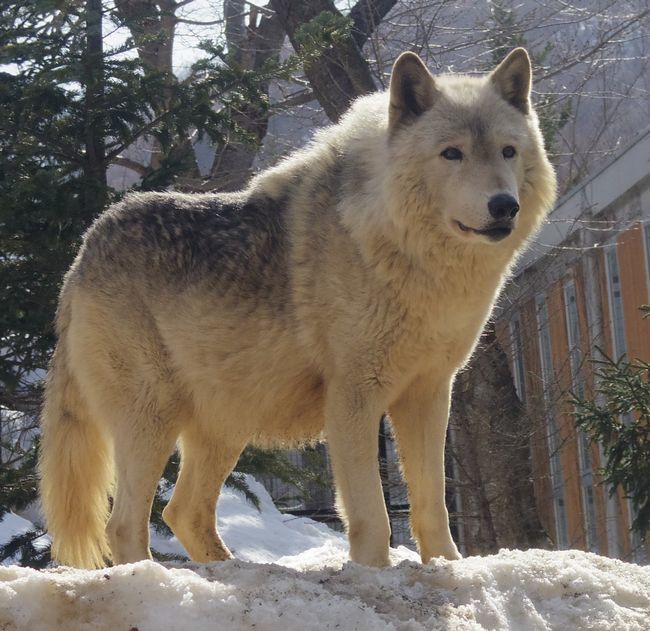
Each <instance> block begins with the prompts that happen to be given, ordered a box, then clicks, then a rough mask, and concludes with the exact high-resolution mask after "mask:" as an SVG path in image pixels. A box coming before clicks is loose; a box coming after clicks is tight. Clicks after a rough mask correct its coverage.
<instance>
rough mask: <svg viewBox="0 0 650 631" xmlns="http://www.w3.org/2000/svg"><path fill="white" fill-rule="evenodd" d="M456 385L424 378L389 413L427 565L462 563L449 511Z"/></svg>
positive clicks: (415, 533) (416, 533)
mask: <svg viewBox="0 0 650 631" xmlns="http://www.w3.org/2000/svg"><path fill="white" fill-rule="evenodd" d="M450 391H451V386H450V384H449V381H446V382H445V383H440V384H438V387H436V383H435V381H434V380H433V379H431V380H428V379H422V378H421V379H418V380H416V381H415V382H414V383H412V384H411V385H410V386H409V388H408V389H407V390H406V392H404V393H403V394H402V396H401V397H400V399H399V400H398V401H397V403H395V405H393V406H391V408H390V410H389V412H390V417H391V420H392V422H393V428H394V429H395V435H396V437H397V448H398V452H399V456H400V462H401V465H402V472H403V473H404V477H405V478H406V484H407V487H408V494H409V501H410V504H411V530H412V532H413V537H414V538H415V540H416V542H417V544H418V550H419V552H420V556H421V558H422V563H427V562H428V561H430V560H431V559H432V558H434V557H438V556H442V557H445V558H447V559H459V558H460V554H459V552H458V548H457V547H456V544H455V543H454V540H453V539H452V536H451V531H450V529H449V515H448V513H447V507H446V506H445V436H446V433H447V419H448V416H449V401H450V397H451V394H450Z"/></svg>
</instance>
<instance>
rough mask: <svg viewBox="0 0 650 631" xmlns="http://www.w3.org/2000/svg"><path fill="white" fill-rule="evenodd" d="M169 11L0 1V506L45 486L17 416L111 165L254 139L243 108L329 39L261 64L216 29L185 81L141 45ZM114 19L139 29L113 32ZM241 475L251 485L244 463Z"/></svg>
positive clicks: (34, 401)
mask: <svg viewBox="0 0 650 631" xmlns="http://www.w3.org/2000/svg"><path fill="white" fill-rule="evenodd" d="M118 5H119V9H121V10H118V8H117V7H118ZM131 9H135V10H134V11H132V10H131ZM165 17H169V16H167V15H166V14H165V13H164V12H163V13H161V10H160V8H159V6H158V5H157V4H156V3H152V2H139V1H138V0H122V1H120V2H116V3H115V5H113V4H110V5H106V6H103V5H102V2H101V0H85V1H82V2H61V1H60V0H27V1H25V2H6V1H4V0H2V1H1V2H0V111H2V112H3V116H2V117H0V279H1V280H2V282H0V302H2V305H3V309H2V310H0V413H2V414H3V417H0V442H2V441H4V447H5V450H4V451H5V452H6V453H10V454H12V455H11V457H10V458H4V459H3V458H0V519H1V518H2V515H3V512H6V511H7V510H9V508H11V507H14V508H20V507H23V506H26V505H27V504H29V503H30V502H31V501H32V500H33V499H35V497H36V491H37V485H36V474H35V464H36V444H35V443H32V444H27V445H26V446H22V445H17V444H15V443H14V442H12V441H13V437H12V436H11V435H9V434H8V433H7V432H4V434H3V427H4V425H5V422H4V416H5V415H6V414H9V411H11V410H20V411H22V412H24V416H23V417H22V418H24V419H25V423H28V424H34V425H35V424H36V421H35V419H36V417H37V414H38V407H39V401H40V393H41V386H42V378H43V375H44V372H45V369H46V367H47V361H48V359H49V355H50V354H51V351H52V348H53V345H54V331H53V321H54V311H55V308H56V301H57V295H58V289H59V287H60V284H61V280H62V277H63V274H64V273H65V270H66V269H67V268H68V267H69V265H70V263H71V262H72V259H73V257H74V255H75V253H76V251H77V249H78V246H79V240H80V236H81V235H82V234H83V232H84V230H85V229H86V228H87V227H88V225H89V224H90V223H91V222H92V220H93V219H94V218H95V217H96V216H97V215H98V214H99V213H100V212H101V211H102V209H103V208H104V207H105V206H106V205H107V204H108V203H109V202H110V201H112V200H114V199H116V198H117V197H119V195H120V194H121V193H120V192H118V191H115V190H112V189H111V188H110V187H109V186H108V183H107V177H106V174H107V170H108V168H109V166H110V165H111V164H113V163H114V162H119V161H123V160H125V157H124V156H123V152H124V150H125V149H127V148H128V147H129V146H131V145H132V144H133V143H135V142H136V141H138V140H140V139H145V141H146V142H148V143H150V144H152V145H154V146H155V147H156V150H157V153H156V159H155V160H152V162H151V164H150V165H147V166H146V168H143V169H142V172H141V175H142V180H141V182H140V184H139V187H138V188H140V189H142V190H152V189H161V188H166V187H169V186H172V185H173V184H174V182H175V181H176V178H177V177H178V176H179V175H180V174H183V173H187V172H188V171H192V170H193V169H195V160H194V155H193V150H192V143H191V142H190V139H191V138H192V136H194V135H197V136H198V137H202V136H204V135H207V136H209V138H210V139H211V140H212V141H213V142H215V143H219V142H223V141H224V139H225V138H226V137H232V136H233V135H235V136H237V135H238V134H240V135H241V136H243V137H244V139H245V137H246V132H245V130H242V129H241V128H240V127H239V126H238V124H237V120H236V117H235V116H233V113H237V112H239V111H241V110H242V109H243V108H244V107H253V108H256V109H257V110H258V111H264V110H266V109H268V106H269V103H268V95H267V91H268V85H269V81H270V80H271V79H272V78H288V77H289V76H290V75H291V73H292V72H293V71H295V70H296V69H297V68H298V67H299V66H300V64H301V62H302V60H303V59H304V58H306V57H307V56H309V55H316V54H318V47H319V46H325V45H328V42H327V41H325V38H320V40H318V38H315V41H314V43H313V44H312V45H310V46H307V47H306V48H305V52H304V55H303V56H302V57H300V56H295V57H292V58H291V59H290V60H288V61H287V62H280V61H279V60H278V59H275V58H272V59H270V60H269V61H268V62H265V63H261V64H259V65H258V66H257V67H256V68H255V70H254V71H251V70H248V69H246V68H244V67H242V66H241V65H240V64H238V63H237V62H236V59H235V58H234V56H233V55H231V54H230V53H229V52H228V51H227V50H226V49H225V47H224V45H223V44H222V43H220V42H219V41H211V42H204V43H203V44H202V46H201V48H202V50H203V56H202V58H201V59H200V60H199V61H197V63H196V64H195V65H194V66H193V68H192V71H191V73H190V76H189V77H188V78H187V79H186V80H184V81H179V80H178V79H177V78H176V77H175V76H173V75H172V74H171V73H170V66H169V65H167V66H158V65H156V64H154V63H151V57H150V56H149V57H148V56H147V55H146V54H142V53H143V51H144V50H145V49H147V47H151V46H150V45H151V43H152V41H154V43H155V40H156V38H157V37H164V36H165V34H164V33H163V31H162V30H161V31H160V33H156V32H155V31H153V32H152V31H151V24H154V25H155V24H156V23H160V24H162V23H163V22H164V20H163V18H165ZM109 20H110V21H112V23H113V26H114V27H115V28H128V29H129V31H130V33H131V37H128V38H127V39H126V40H125V42H124V43H123V44H119V45H117V46H111V45H109V44H107V41H106V38H105V37H104V33H103V27H104V25H106V24H107V23H109ZM156 21H158V22H156ZM143 24H146V25H147V29H148V30H147V32H144V30H143V29H142V28H140V27H141V26H142V25H143ZM155 48H156V46H155V45H154V46H153V49H155ZM217 106H218V107H217ZM24 429H25V428H24ZM175 463H176V461H175V460H174V459H172V461H171V464H170V468H169V471H170V476H171V479H173V478H174V474H173V471H174V465H175ZM242 466H244V468H245V469H246V470H249V471H253V470H255V471H257V472H259V471H260V470H268V468H269V467H271V469H272V470H274V471H275V473H276V474H281V475H284V476H287V477H289V478H291V477H296V476H297V470H295V468H293V469H292V468H291V466H290V465H289V463H288V461H287V460H286V458H283V457H282V456H281V455H280V454H278V453H274V454H262V453H261V452H250V451H249V452H246V458H245V460H244V462H243V465H242ZM303 477H304V476H303ZM299 478H300V476H297V478H296V479H299ZM230 483H231V484H232V485H235V486H238V487H239V488H242V490H244V491H245V492H248V490H247V488H246V487H245V484H244V482H243V479H242V478H241V477H237V476H231V478H230ZM248 495H249V497H250V498H251V499H252V500H253V501H255V498H254V497H253V496H252V495H251V494H250V493H249V492H248ZM38 536H39V535H38V533H36V532H35V533H30V534H28V535H25V536H24V537H22V538H21V539H20V540H18V539H16V540H14V541H12V542H10V544H9V545H7V546H5V548H4V549H2V550H0V560H1V559H4V558H9V557H11V556H12V555H14V554H16V553H17V551H18V552H20V553H21V556H22V559H23V561H24V562H26V563H27V562H29V563H34V564H36V565H38V564H41V563H43V562H46V557H47V554H46V551H45V552H43V551H42V550H41V551H39V550H37V549H35V548H33V547H30V544H31V542H33V541H34V539H35V538H37V537H38Z"/></svg>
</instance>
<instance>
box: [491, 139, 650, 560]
mask: <svg viewBox="0 0 650 631" xmlns="http://www.w3.org/2000/svg"><path fill="white" fill-rule="evenodd" d="M649 161H650V129H648V130H645V132H643V133H641V134H640V135H639V137H638V138H637V139H636V140H635V142H633V143H632V144H631V145H630V146H628V147H627V148H626V149H625V150H624V151H622V152H621V153H620V154H619V155H617V156H616V157H615V158H614V159H613V160H611V161H610V162H609V163H608V164H607V165H606V166H605V167H604V168H602V169H601V170H600V171H599V172H598V173H596V174H595V175H594V176H593V177H591V178H590V179H588V180H587V181H586V182H584V183H583V184H581V185H579V186H577V187H576V188H574V189H573V190H571V191H570V192H569V193H568V194H567V195H565V196H564V197H563V198H562V199H560V200H559V203H558V205H557V207H556V209H555V210H554V212H553V213H552V214H551V216H550V218H549V222H548V224H547V225H546V226H545V228H544V229H543V230H542V231H541V233H540V234H539V235H538V236H537V237H536V238H535V240H534V243H533V244H532V245H531V248H530V249H529V250H528V251H527V252H526V253H525V254H524V256H523V257H522V259H521V260H520V261H519V263H518V266H517V268H516V270H515V273H514V275H513V278H512V279H511V281H510V282H509V283H508V285H507V287H506V290H505V293H504V295H503V297H502V300H501V301H500V305H501V306H500V309H499V311H498V313H497V320H496V328H497V335H498V337H499V339H500V341H501V343H502V345H503V347H504V348H505V349H506V351H507V354H508V356H509V360H510V365H511V371H512V374H513V378H514V382H515V386H516V389H517V393H518V395H519V397H520V399H521V400H522V402H524V404H525V405H526V409H527V412H528V413H529V415H530V423H531V449H532V469H533V479H534V488H535V494H536V501H537V506H538V509H539V512H540V518H541V521H542V524H543V526H544V527H545V528H546V531H547V532H548V534H549V536H550V538H551V539H552V541H553V543H554V545H555V546H556V547H557V548H559V549H565V548H578V549H581V550H590V551H593V552H597V553H599V554H603V555H607V556H611V557H617V558H621V559H624V560H628V561H637V562H646V561H647V560H648V559H650V546H648V545H645V546H644V545H643V543H642V541H641V540H640V538H639V537H638V536H635V535H633V534H632V533H631V531H630V527H629V525H630V519H631V515H632V510H633V509H632V507H631V506H630V503H629V502H628V501H627V500H626V499H624V498H623V496H622V493H621V492H618V493H616V494H615V495H614V496H610V494H609V493H608V489H607V488H605V486H604V485H603V484H602V481H601V480H600V479H599V475H598V470H599V467H600V466H601V456H602V454H601V451H600V449H599V447H598V446H597V445H592V444H589V442H588V441H587V440H586V437H585V436H584V435H583V434H582V433H581V432H579V431H577V430H576V427H575V423H574V419H573V417H572V416H571V412H572V405H571V403H570V393H571V392H573V393H576V394H577V395H578V396H579V397H582V396H585V397H589V396H590V395H591V393H592V392H593V388H594V376H593V370H592V364H591V362H590V359H592V358H597V357H599V355H600V353H601V351H602V352H604V353H606V354H607V355H608V356H610V357H613V358H619V357H621V356H625V357H626V359H628V360H634V359H637V358H638V359H643V360H645V361H650V320H647V319H643V314H642V313H641V312H640V310H639V307H640V306H641V305H644V304H649V303H650V162H649ZM600 356H602V355H600Z"/></svg>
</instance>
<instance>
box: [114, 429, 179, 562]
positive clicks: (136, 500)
mask: <svg viewBox="0 0 650 631" xmlns="http://www.w3.org/2000/svg"><path fill="white" fill-rule="evenodd" d="M139 421H140V419H138V421H135V420H134V422H133V423H132V424H130V423H129V424H127V423H124V424H123V425H122V426H121V428H122V431H118V432H116V436H115V474H116V489H115V496H114V500H113V510H112V512H111V517H110V519H109V520H108V525H107V527H106V531H107V534H108V539H109V542H110V546H111V550H112V553H113V562H114V563H116V564H118V563H133V562H135V561H141V560H143V559H150V558H151V552H150V550H149V516H150V513H151V504H152V502H153V497H154V494H155V492H156V487H157V485H158V481H159V480H160V477H161V475H162V472H163V469H164V467H165V463H166V462H167V459H168V458H169V456H170V454H171V452H172V451H173V449H174V445H175V443H176V438H177V435H176V434H175V433H174V432H171V431H170V430H169V429H168V428H163V427H160V425H159V424H154V423H153V422H147V423H146V424H145V423H142V422H139ZM147 421H149V419H147ZM164 430H166V431H164Z"/></svg>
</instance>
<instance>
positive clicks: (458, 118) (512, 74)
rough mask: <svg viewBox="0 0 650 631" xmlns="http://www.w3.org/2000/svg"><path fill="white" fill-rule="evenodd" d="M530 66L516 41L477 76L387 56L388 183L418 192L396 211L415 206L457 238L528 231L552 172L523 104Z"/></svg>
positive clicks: (493, 238)
mask: <svg viewBox="0 0 650 631" xmlns="http://www.w3.org/2000/svg"><path fill="white" fill-rule="evenodd" d="M531 74H532V73H531V65H530V60H529V58H528V54H527V53H526V51H525V50H524V49H523V48H517V49H515V50H513V51H512V52H511V53H510V54H509V55H508V56H507V57H506V58H505V59H504V60H503V61H502V62H501V63H500V64H499V65H498V66H497V67H496V68H495V69H494V70H493V71H492V72H491V73H489V74H488V75H486V76H483V77H469V76H464V75H443V76H440V77H433V76H432V75H431V74H430V73H429V71H428V70H427V68H426V67H425V65H424V64H423V63H422V61H421V60H420V58H419V57H418V56H417V55H415V54H413V53H408V52H407V53H403V54H402V55H401V56H400V57H399V58H398V59H397V61H396V62H395V65H394V67H393V72H392V75H391V81H390V93H389V98H390V102H389V121H388V126H389V130H388V131H389V144H390V146H391V159H392V162H393V166H392V168H391V170H392V171H393V173H394V179H393V184H392V186H393V188H395V184H397V186H398V187H399V188H400V189H401V190H402V191H403V190H405V189H406V190H411V191H415V193H414V195H415V196H417V198H418V202H417V203H415V204H411V205H410V206H411V208H409V209H406V208H404V207H403V211H402V212H408V213H413V212H415V213H417V214H418V215H420V217H419V219H420V221H421V222H424V223H423V225H422V227H423V228H425V227H426V226H425V224H426V223H428V222H435V224H436V225H437V226H440V225H441V224H442V226H443V227H444V230H445V231H446V233H447V234H448V235H451V236H453V237H454V238H456V239H459V240H461V241H464V242H466V243H481V242H483V243H496V242H499V241H502V240H505V239H508V240H513V242H514V241H523V239H525V238H526V237H527V236H528V235H529V234H530V233H531V232H532V230H534V228H535V227H536V226H537V225H538V224H539V222H540V220H541V218H542V217H543V215H544V213H545V212H546V211H547V210H548V206H550V204H551V203H552V200H553V196H554V190H555V180H554V175H553V171H552V168H551V166H550V164H549V163H548V160H547V158H546V155H545V153H544V147H543V141H542V138H541V135H540V132H539V126H538V123H537V118H536V116H535V113H534V112H533V110H532V106H531V103H530V91H531ZM424 215H427V216H424ZM412 220H413V217H410V218H409V220H408V221H409V223H410V225H413V224H412ZM398 221H399V218H398ZM518 227H519V228H518ZM513 233H514V234H515V235H518V236H519V237H520V238H516V237H515V236H512V237H511V234H513Z"/></svg>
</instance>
